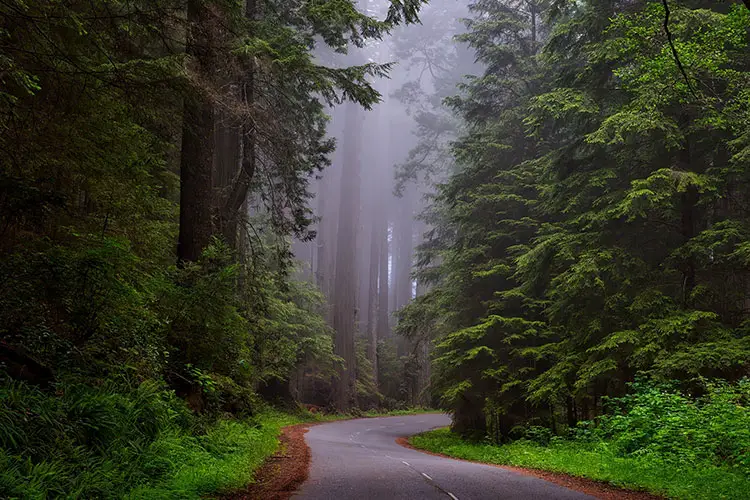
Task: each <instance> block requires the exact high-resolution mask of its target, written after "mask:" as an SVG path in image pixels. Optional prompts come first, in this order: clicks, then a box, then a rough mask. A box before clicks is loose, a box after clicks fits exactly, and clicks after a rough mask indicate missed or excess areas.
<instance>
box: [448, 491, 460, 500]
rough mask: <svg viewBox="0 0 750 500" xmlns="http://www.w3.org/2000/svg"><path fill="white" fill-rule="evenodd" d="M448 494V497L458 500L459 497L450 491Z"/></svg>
mask: <svg viewBox="0 0 750 500" xmlns="http://www.w3.org/2000/svg"><path fill="white" fill-rule="evenodd" d="M447 493H448V496H449V497H451V498H452V499H453V500H458V497H457V496H456V495H454V494H453V493H451V492H450V491H449V492H447Z"/></svg>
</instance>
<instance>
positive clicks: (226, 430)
mask: <svg viewBox="0 0 750 500" xmlns="http://www.w3.org/2000/svg"><path fill="white" fill-rule="evenodd" d="M302 421H303V419H302V418H301V417H298V416H293V415H288V414H285V413H280V412H266V413H264V414H262V415H260V416H259V417H257V418H256V419H254V421H222V422H220V423H218V424H217V425H216V426H215V427H213V428H212V429H211V430H210V431H209V432H208V433H206V434H205V435H204V436H200V437H197V438H187V437H186V436H182V437H176V436H165V437H164V438H162V439H159V440H157V441H156V442H154V444H153V445H152V446H153V447H155V448H156V449H157V450H159V451H160V452H161V453H156V454H154V455H156V456H160V457H161V460H162V461H164V462H165V463H166V464H167V466H168V467H172V468H173V472H172V474H170V475H169V477H168V479H167V480H166V481H164V482H162V483H161V484H157V485H148V486H142V487H139V488H136V489H135V490H133V491H131V492H130V493H129V494H128V495H127V497H126V498H129V499H146V498H148V499H152V498H153V499H178V498H179V499H182V498H185V499H187V498H200V497H202V496H205V495H208V494H212V493H216V494H221V493H227V492H230V491H234V490H238V489H242V488H244V487H245V486H246V485H247V484H250V483H251V482H252V481H253V479H254V478H253V475H254V473H255V471H256V470H257V469H258V467H260V465H261V464H262V463H263V461H264V460H265V459H266V458H267V457H269V456H270V455H272V454H273V453H274V452H275V451H276V450H277V448H278V445H279V440H278V437H279V434H280V432H281V428H282V427H284V426H287V425H292V424H297V423H301V422H302Z"/></svg>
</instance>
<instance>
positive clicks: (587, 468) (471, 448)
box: [409, 429, 750, 500]
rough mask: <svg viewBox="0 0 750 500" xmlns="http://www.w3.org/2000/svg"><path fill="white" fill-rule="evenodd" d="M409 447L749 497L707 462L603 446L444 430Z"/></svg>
mask: <svg viewBox="0 0 750 500" xmlns="http://www.w3.org/2000/svg"><path fill="white" fill-rule="evenodd" d="M409 442H410V443H411V444H412V445H413V446H414V447H416V448H420V449H424V450H427V451H432V452H435V453H442V454H445V455H448V456H451V457H456V458H462V459H466V460H475V461H478V462H485V463H491V464H499V465H512V466H517V467H526V468H530V469H539V470H545V471H552V472H560V473H565V474H570V475H572V476H579V477H585V478H589V479H593V480H596V481H603V482H607V483H610V484H613V485H615V486H619V487H623V488H628V489H634V490H645V491H649V492H651V493H655V494H657V495H663V496H666V497H668V498H677V499H696V500H697V499H700V500H710V499H738V500H739V499H747V498H750V478H748V476H747V475H745V474H743V473H741V472H738V471H734V470H732V469H729V468H727V467H718V466H715V465H712V464H708V463H706V464H702V465H700V466H694V465H689V466H686V465H682V464H680V463H674V462H669V461H665V460H663V459H660V458H658V457H655V456H649V455H644V456H641V457H627V458H625V457H621V456H617V455H616V454H615V453H614V452H613V451H612V450H611V447H610V446H609V445H608V443H607V442H598V443H594V444H588V443H580V442H571V441H557V442H553V443H552V444H551V445H549V446H541V445H538V444H536V443H533V442H530V441H516V442H514V443H511V444H507V445H502V446H497V445H491V444H485V443H470V442H466V441H463V440H462V439H461V438H460V437H458V436H457V435H455V434H452V433H451V432H450V431H449V430H448V429H438V430H435V431H430V432H426V433H423V434H419V435H417V436H413V437H412V438H410V439H409Z"/></svg>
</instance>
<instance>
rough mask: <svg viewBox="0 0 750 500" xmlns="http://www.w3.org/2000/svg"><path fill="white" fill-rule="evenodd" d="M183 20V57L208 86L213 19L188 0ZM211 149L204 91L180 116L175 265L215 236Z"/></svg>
mask: <svg viewBox="0 0 750 500" xmlns="http://www.w3.org/2000/svg"><path fill="white" fill-rule="evenodd" d="M187 20H188V34H187V44H186V49H185V50H186V53H187V54H188V56H190V58H191V59H192V60H193V62H194V63H195V71H196V72H197V74H198V75H199V76H200V78H202V79H205V81H207V82H209V85H210V81H211V75H213V74H214V70H215V68H216V64H215V54H214V48H213V37H212V29H213V28H212V27H213V24H214V23H213V21H214V19H213V18H212V15H211V14H210V12H209V9H208V8H207V7H206V5H205V3H204V2H201V1H200V0H189V1H188V8H187ZM214 148H215V134H214V104H213V102H212V100H211V97H210V95H209V93H208V92H207V91H206V90H205V89H195V92H193V94H192V95H191V96H189V97H187V98H186V100H185V105H184V112H183V127H182V156H181V158H180V230H179V237H178V242H177V257H178V259H179V261H183V262H191V261H196V260H198V258H200V256H201V252H203V250H204V249H205V248H206V247H207V246H208V245H209V243H210V242H211V236H212V235H213V233H214V228H213V222H212V216H211V207H212V199H213V196H212V194H213V193H212V191H213V190H212V179H211V174H212V170H213V160H214Z"/></svg>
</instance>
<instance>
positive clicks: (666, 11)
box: [661, 0, 750, 99]
mask: <svg viewBox="0 0 750 500" xmlns="http://www.w3.org/2000/svg"><path fill="white" fill-rule="evenodd" d="M744 1H745V4H748V3H750V0H744ZM661 3H662V5H664V32H665V33H666V34H667V41H668V42H669V48H671V49H672V56H673V57H674V60H675V62H676V63H677V68H678V69H679V70H680V73H682V77H683V78H684V79H685V83H686V84H687V86H688V90H690V93H691V94H693V97H695V98H696V99H697V98H698V95H697V94H696V93H695V90H694V89H693V86H692V85H691V83H690V78H688V75H687V72H685V67H684V66H683V65H682V61H681V60H680V54H678V53H677V49H676V48H675V46H674V41H673V40H672V32H671V31H669V13H670V12H669V4H668V3H667V0H661Z"/></svg>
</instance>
